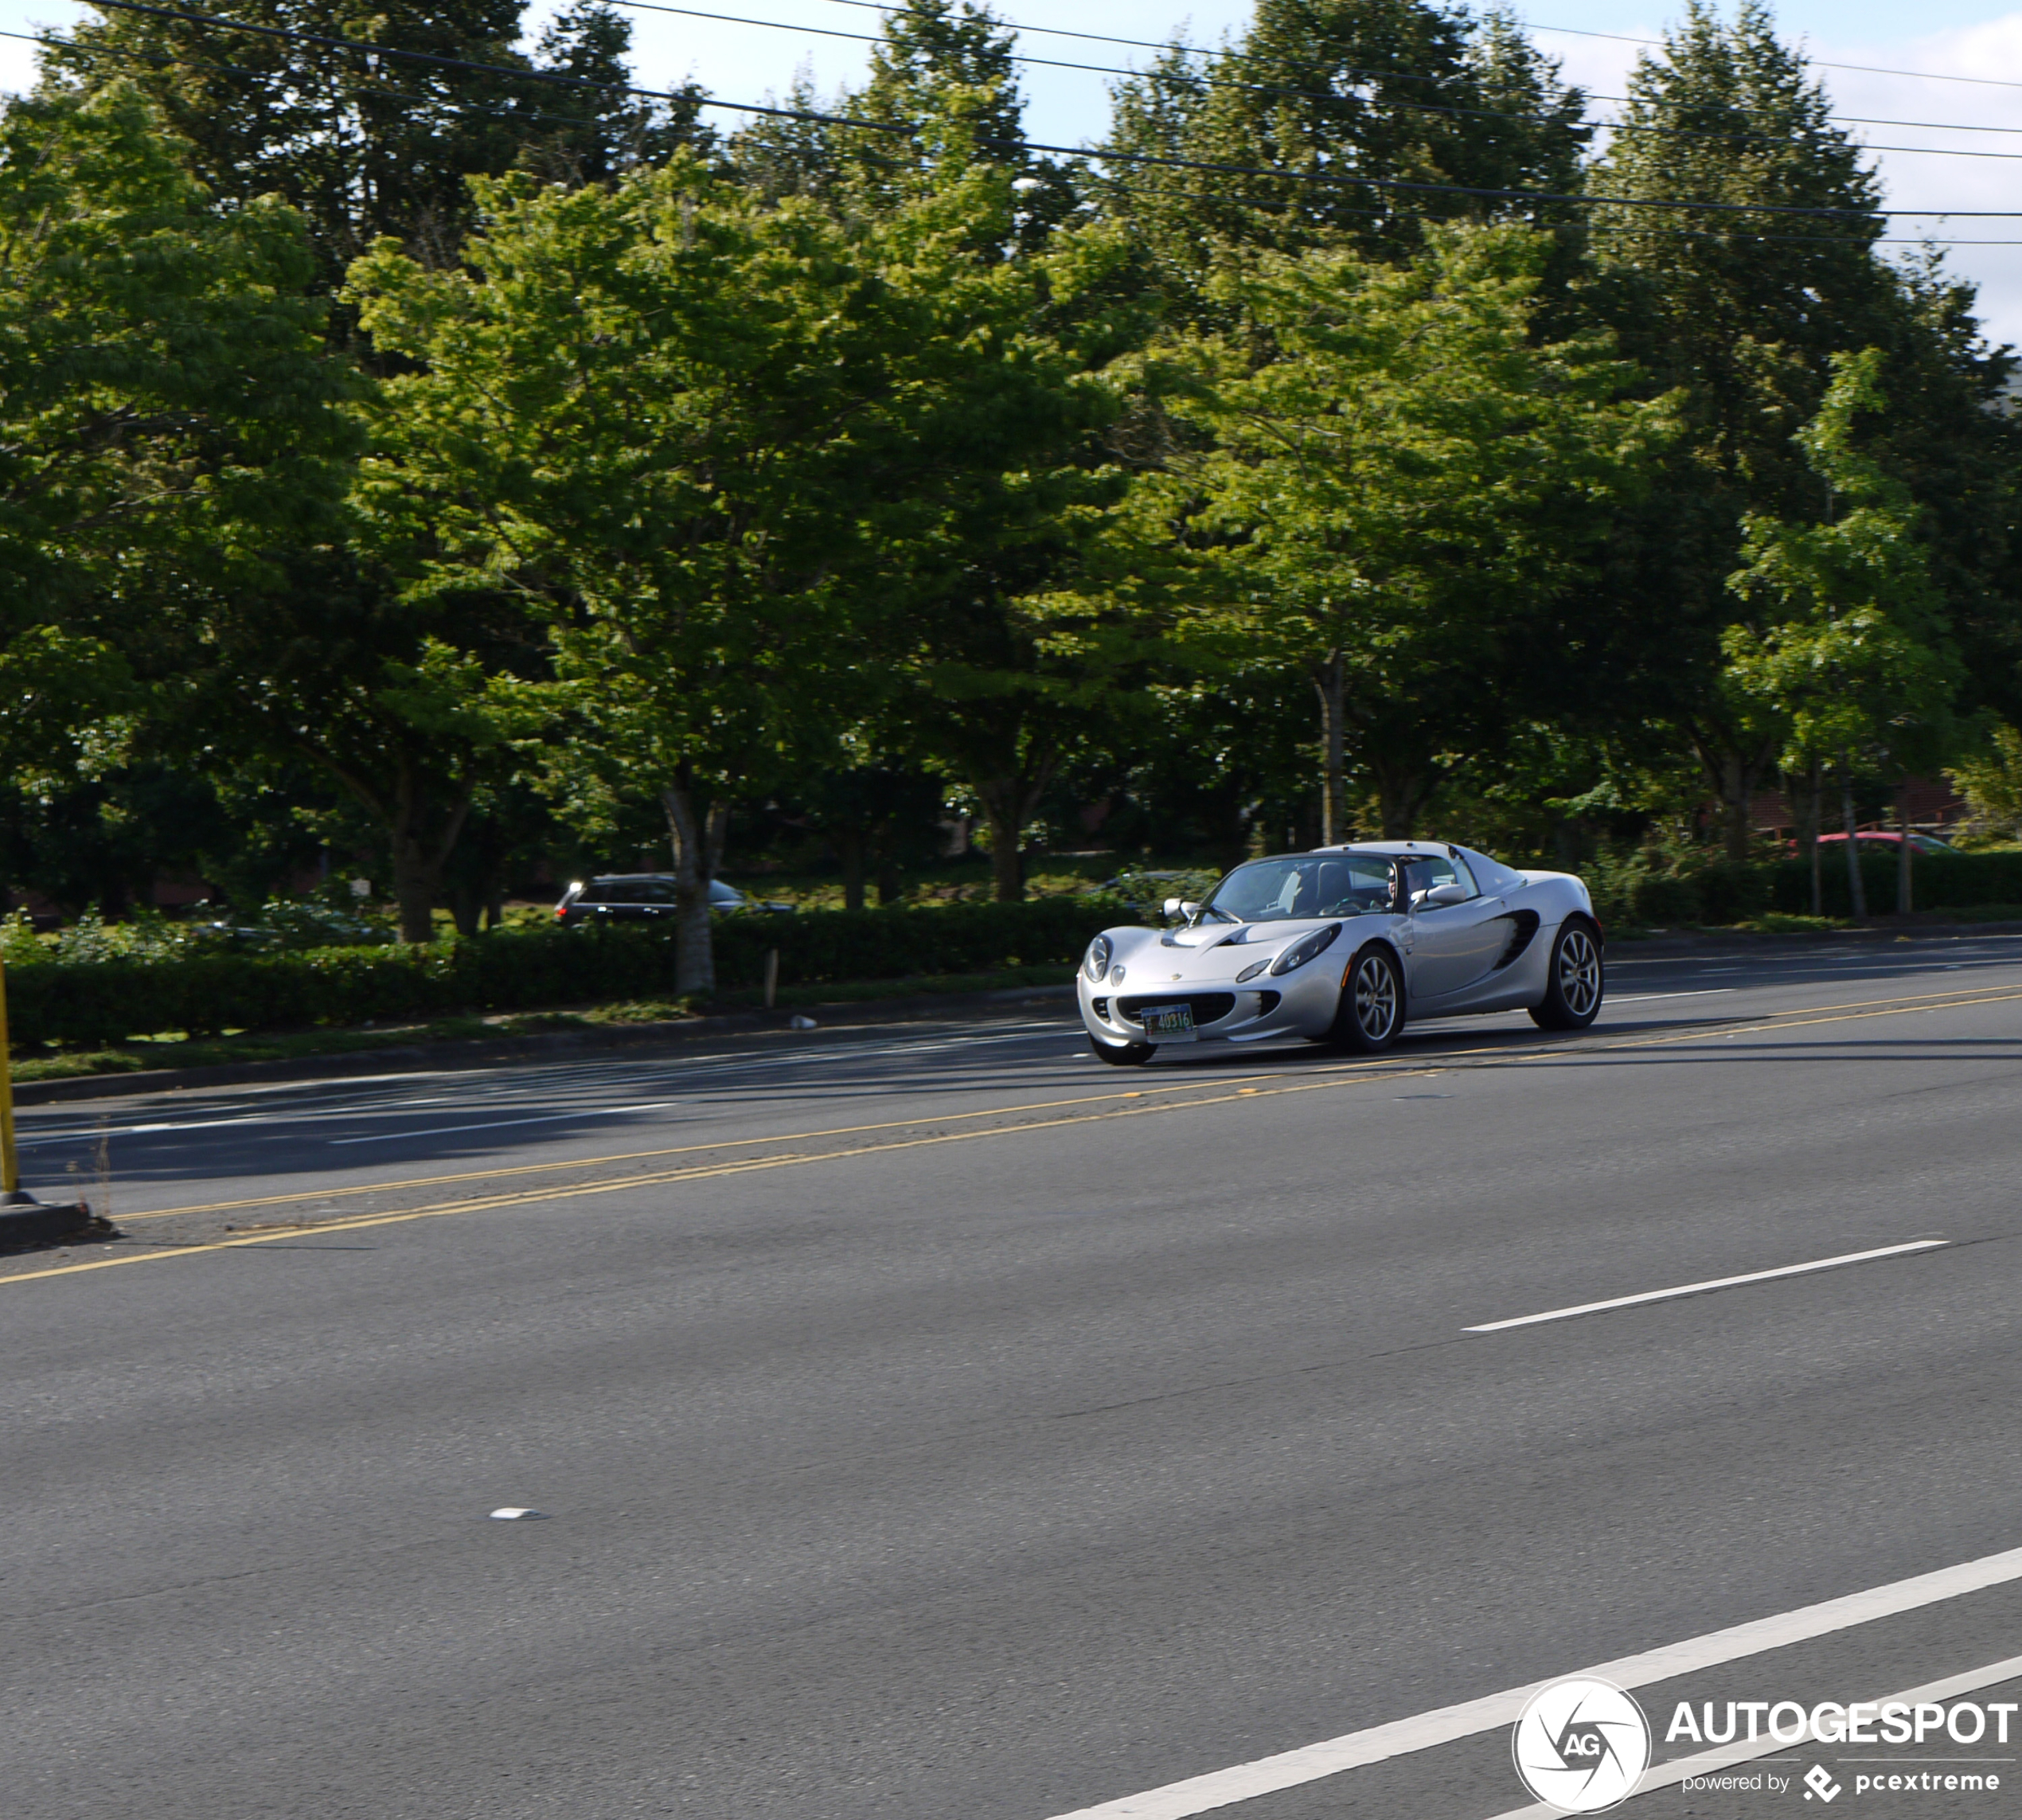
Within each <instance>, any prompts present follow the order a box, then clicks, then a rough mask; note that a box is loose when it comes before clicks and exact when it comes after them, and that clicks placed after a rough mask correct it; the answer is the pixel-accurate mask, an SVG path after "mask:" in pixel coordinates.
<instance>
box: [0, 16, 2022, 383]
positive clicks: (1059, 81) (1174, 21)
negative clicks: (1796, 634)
mask: <svg viewBox="0 0 2022 1820" xmlns="http://www.w3.org/2000/svg"><path fill="white" fill-rule="evenodd" d="M211 3H212V4H213V5H214V6H217V10H219V11H221V12H224V11H228V10H230V9H229V6H228V4H221V3H219V0H211ZM536 3H537V9H538V7H539V6H540V5H541V0H536ZM699 3H700V5H701V7H702V9H703V10H708V11H714V12H723V13H735V14H742V15H744V16H745V17H746V18H749V19H752V20H765V21H773V22H774V23H775V25H776V26H779V27H814V28H820V29H825V30H826V31H829V32H840V33H865V32H872V31H875V29H876V15H875V14H872V13H869V12H866V11H865V10H862V9H861V8H859V7H855V6H847V5H842V4H838V3H837V0H699ZM81 10H82V9H81V8H80V6H76V5H75V4H72V3H71V0H0V30H5V31H8V32H15V33H20V32H31V31H33V30H34V29H37V27H38V26H46V27H49V28H51V29H55V30H57V31H59V32H61V30H62V29H64V27H65V25H67V24H68V23H69V22H70V21H72V20H73V19H75V18H76V17H77V16H78V15H79V14H80V11H81ZM997 10H998V11H999V12H1001V13H1002V14H1005V15H1006V16H1007V17H1009V18H1015V19H1017V21H1019V22H1020V23H1021V25H1025V26H1028V27H1032V28H1036V27H1040V26H1048V25H1050V26H1055V27H1060V28H1064V29H1068V30H1079V31H1091V32H1101V33H1111V34H1114V35H1117V36H1119V37H1138V38H1146V39H1150V40H1161V39H1164V38H1165V37H1169V36H1171V35H1173V34H1174V33H1179V34H1182V35H1184V36H1185V37H1187V38H1188V39H1189V40H1190V41H1193V42H1205V41H1212V40H1214V39H1216V38H1218V37H1220V36H1221V35H1222V34H1223V33H1225V32H1228V31H1232V30H1234V29H1237V28H1239V26H1240V25H1241V24H1242V21H1243V19H1244V18H1247V15H1248V12H1249V4H1248V0H1193V4H1191V5H1187V4H1183V3H1177V0H1100V3H1099V4H1096V5H1088V4H1083V5H1079V6H1077V5H1075V4H1072V0H997ZM1677 10H1678V9H1677V7H1667V6H1657V5H1645V4H1642V3H1641V0H1627V3H1625V0H1549V4H1546V3H1545V0H1539V10H1524V17H1525V18H1527V19H1528V22H1529V23H1530V25H1531V26H1532V29H1533V30H1534V32H1535V33H1536V39H1537V42H1538V43H1539V44H1540V45H1541V46H1542V47H1544V49H1547V50H1548V51H1549V52H1550V53H1552V55H1554V56H1556V57H1559V58H1560V59H1561V60H1562V61H1563V64H1564V66H1565V69H1566V72H1567V75H1568V76H1570V77H1571V78H1572V79H1573V80H1576V81H1578V82H1579V83H1581V84H1583V86H1585V87H1586V88H1587V89H1588V90H1589V91H1590V92H1592V93H1593V94H1594V95H1595V96H1596V97H1597V98H1598V97H1602V96H1611V95H1618V94H1620V93H1621V86H1620V85H1621V81H1622V76H1623V74H1624V72H1626V69H1627V68H1628V67H1629V65H1630V63H1631V62H1632V61H1633V60H1634V57H1635V55H1636V51H1637V47H1636V45H1634V44H1630V43H1623V42H1621V41H1618V40H1617V39H1614V38H1610V37H1582V36H1579V35H1576V34H1578V33H1583V32H1584V33H1618V34H1621V35H1622V37H1630V38H1648V37H1655V36H1657V33H1659V32H1660V31H1661V29H1662V27H1663V25H1664V22H1665V20H1666V19H1667V18H1672V17H1673V16H1675V14H1676V12H1677ZM632 16H633V18H634V20H635V21H636V25H637V36H636V38H635V51H636V56H635V64H636V68H637V69H638V79H639V80H640V81H641V82H642V84H647V85H650V86H660V85H663V84H664V85H669V86H671V85H672V84H675V83H677V82H679V81H681V80H683V79H684V78H685V77H688V76H693V77H695V78H696V79H697V80H699V81H701V82H702V83H703V84H705V86H707V87H708V88H709V89H710V90H711V91H712V92H713V93H715V94H716V95H718V96H721V97H723V98H724V99H725V100H763V98H764V97H765V96H766V95H767V92H778V91H779V90H782V89H783V88H786V87H787V84H789V83H790V82H791V81H792V80H793V78H794V73H795V72H796V70H797V69H798V68H806V69H808V70H809V71H810V73H811V74H812V75H813V76H814V80H815V81H816V83H817V84H818V86H820V87H822V88H834V87H835V86H837V84H841V83H843V82H846V81H850V80H854V79H855V78H856V76H857V75H858V74H859V72H861V68H862V67H863V61H864V57H865V45H862V44H861V43H857V42H853V41H850V40H849V39H848V38H845V37H820V36H816V35H814V34H813V33H805V32H802V31H796V30H790V29H769V28H768V27H767V25H762V24H748V25H732V24H727V23H721V22H716V21H705V20H699V19H689V18H680V17H677V16H675V15H673V14H656V13H650V12H646V11H643V10H634V11H633V14H632ZM530 17H531V18H538V17H539V11H538V10H537V11H536V12H535V13H533V14H530ZM1777 17H1778V21H1779V23H1780V25H1782V29H1784V31H1785V32H1786V33H1788V34H1790V35H1791V36H1794V37H1799V38H1801V39H1802V40H1804V41H1805V44H1806V46H1807V48H1808V49H1809V51H1810V52H1811V53H1812V55H1813V57H1817V58H1820V59H1821V60H1825V61H1829V62H1833V63H1840V64H1871V65H1877V66H1880V67H1882V68H1885V69H1889V70H1896V71H1914V72H1925V74H1923V75H1921V76H1912V75H1899V74H1879V75H1878V74H1869V73H1864V72H1860V71H1855V70H1842V69H1825V70H1823V71H1821V74H1823V76H1825V80H1826V83H1827V85H1828V88H1829V90H1830V92H1831V93H1832V95H1833V100H1834V103H1835V104H1836V106H1837V107H1838V108H1840V110H1841V111H1844V112H1845V113H1848V114H1852V115H1868V116H1873V117H1876V118H1877V119H1883V120H1887V121H1896V122H1908V121H1915V122H1919V123H1927V124H1919V125H1917V126H1914V127H1912V126H1903V125H1887V126H1883V125H1874V126H1862V127H1856V128H1854V129H1853V130H1854V131H1856V134H1857V135H1859V136H1860V137H1862V138H1863V139H1864V140H1865V141H1866V142H1867V143H1870V144H1872V145H1875V146H1877V147H1882V146H1887V147H1891V148H1895V147H1901V148H1922V149H1903V150H1893V149H1891V150H1877V152H1876V161H1877V162H1878V164H1879V165H1880V168H1881V170H1882V173H1883V178H1884V179H1885V181H1886V183H1887V188H1888V192H1889V197H1890V201H1891V205H1892V206H1895V207H1898V208H1903V209H1950V210H1954V211H1965V210H1969V209H1985V210H1999V209H2022V182H2018V181H2017V179H2018V178H2022V10H2016V11H2005V10H2002V9H2001V7H2000V6H1989V5H1974V4H1970V3H1969V0H1925V3H1924V4H1923V5H1922V6H1919V7H1916V8H1915V9H1914V10H1912V9H1909V8H1905V7H1903V6H1900V5H1891V6H1883V5H1882V4H1880V0H1835V3H1833V4H1827V3H1826V0H1801V3H1796V4H1788V5H1785V6H1781V7H1779V8H1778V9H1777ZM1553 27H1561V28H1567V29H1564V30H1554V29H1550V28H1553ZM1021 48H1022V49H1024V50H1025V51H1026V52H1028V53H1030V54H1031V55H1033V56H1036V57H1057V58H1061V59H1064V60H1066V61H1071V62H1089V63H1097V64H1111V63H1115V62H1119V61H1130V57H1131V55H1132V53H1126V52H1122V51H1120V50H1118V49H1116V48H1115V47H1113V46H1108V45H1089V44H1079V43H1076V42H1075V41H1074V40H1072V39H1069V38H1061V37H1046V36H1044V35H1042V34H1041V33H1039V32H1038V31H1036V30H1032V31H1031V32H1030V33H1029V34H1028V36H1027V37H1026V39H1025V43H1024V45H1023V46H1022V47H1021ZM31 54H32V53H30V50H29V46H28V45H25V44H24V43H21V42H20V41H18V40H16V39H8V38H0V88H21V87H24V86H25V85H26V84H27V83H28V82H29V81H30V80H32V63H31ZM1139 54H1148V53H1139ZM1935 77H1952V78H1961V77H1967V78H1972V79H1973V80H1969V81H1967V80H1932V79H1931V78H1935ZM1108 80H1110V79H1109V78H1107V77H1106V76H1102V75H1099V74H1095V73H1090V72H1077V71H1070V70H1060V69H1048V68H1028V69H1027V70H1026V72H1025V81H1026V87H1027V93H1028V96H1029V103H1030V108H1029V115H1028V119H1029V123H1030V127H1031V130H1032V135H1033V136H1034V137H1035V138H1037V139H1044V140H1048V141H1049V142H1053V143H1062V144H1078V143H1082V142H1083V141H1084V140H1086V139H1089V138H1091V136H1093V135H1096V134H1098V133H1099V132H1100V131H1101V129H1102V125H1103V118H1104V112H1105V108H1106V105H1107V81H1108ZM1597 111H1598V112H1602V113H1605V111H1606V106H1605V103H1598V105H1597ZM1965 127H1993V128H2001V129H2005V130H2006V131H1987V132H1974V131H1963V130H1961V129H1962V128H1965ZM1966 150H1972V151H1975V152H1981V153H1986V152H2000V153H2005V154H2010V155H2009V156H2008V157H1984V156H1983V157H1963V156H1959V155H1956V154H1958V153H1960V152H1963V151H1966ZM1894 232H1896V233H1897V234H1899V235H1901V236H1903V237H1905V238H1915V236H1918V235H1920V234H1930V235H1931V236H1934V237H1936V238H1940V239H1945V240H1950V241H1953V242H1954V243H1959V244H1952V245H1951V246H1950V248H1949V249H1948V251H1947V253H1946V258H1947V260H1948V262H1949V264H1950V266H1951V268H1953V269H1954V271H1958V273H1960V274H1961V275H1963V276H1965V277H1968V278H1970V279H1973V280H1974V281H1976V282H1977V283H1978V284H1979V285H1980V287H1981V314H1982V316H1983V318H1984V319H1985V322H1986V323H1987V325H1988V327H1989V331H1990V332H1991V333H1992V334H1993V335H1994V337H1995V338H1997V339H1999V340H2004V341H2012V342H2018V343H2022V244H2016V245H2012V246H2008V245H2000V244H1964V243H1969V242H1981V243H1986V242H1999V241H2004V240H2012V241H2016V242H2022V214H2018V215H2017V216H2016V217H2015V218H2013V219H2012V220H2008V221H2001V220H1977V221H1976V220H1972V219H1969V218H1965V217H1963V216H1962V215H1961V214H1959V213H1954V215H1953V216H1952V217H1950V219H1949V220H1947V219H1945V218H1943V217H1938V216H1923V217H1916V218H1915V219H1910V220H1905V221H1902V222H1900V223H1899V224H1898V225H1897V226H1896V228H1895V230H1894Z"/></svg>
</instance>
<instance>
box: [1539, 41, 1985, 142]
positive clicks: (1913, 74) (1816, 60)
mask: <svg viewBox="0 0 2022 1820" xmlns="http://www.w3.org/2000/svg"><path fill="white" fill-rule="evenodd" d="M1524 24H1525V25H1526V26H1528V28H1529V29H1531V30H1532V31H1533V32H1551V33H1554V34H1556V36H1558V37H1568V38H1608V39H1610V40H1612V41H1614V43H1616V44H1618V45H1651V46H1653V47H1654V48H1656V49H1659V50H1663V49H1668V48H1669V46H1668V45H1667V43H1666V41H1665V40H1664V39H1662V38H1632V37H1626V35H1624V34H1623V33H1620V32H1583V31H1581V30H1580V29H1579V28H1578V27H1576V26H1573V25H1532V24H1531V21H1529V20H1528V19H1526V20H1525V21H1524ZM1805 62H1807V63H1810V64H1817V67H1818V68H1821V69H1850V70H1852V71H1854V72H1856V73H1857V74H1859V75H1861V76H1908V77H1910V78H1911V80H1913V81H1916V82H1970V83H1973V84H1976V85H1977V86H1978V87H1980V88H2022V82H2008V81H2004V80H2002V79H2001V78H2000V77H1999V76H1941V75H1940V74H1939V73H1938V72H1937V71H1936V70H1934V69H1887V68H1882V67H1880V65H1878V64H1872V63H1829V62H1828V61H1826V60H1825V58H1823V57H1806V58H1805ZM1903 124H1904V125H1905V126H1907V125H1908V124H1910V123H1909V122H1907V121H1905V122H1903ZM1971 130H1972V131H1995V130H1997V129H1994V128H1992V127H1985V128H1973V129H1971Z"/></svg>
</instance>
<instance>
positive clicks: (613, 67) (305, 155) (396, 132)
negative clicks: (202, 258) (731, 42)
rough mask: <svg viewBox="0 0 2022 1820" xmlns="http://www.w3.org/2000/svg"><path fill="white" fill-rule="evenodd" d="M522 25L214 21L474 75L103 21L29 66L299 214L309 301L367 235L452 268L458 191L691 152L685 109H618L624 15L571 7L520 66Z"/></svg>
mask: <svg viewBox="0 0 2022 1820" xmlns="http://www.w3.org/2000/svg"><path fill="white" fill-rule="evenodd" d="M522 10H523V0H396V3H394V4H392V5H390V6H380V7H378V8H377V9H375V10H374V11H373V13H371V14H362V13H361V12H360V11H359V10H357V9H356V8H354V7H350V6H342V5H339V4H335V3H334V0H244V3H243V4H240V5H238V6H234V7H233V8H232V10H231V16H232V18H234V19H236V20H240V21H244V22H246V23H248V24H249V25H255V26H261V25H263V26H268V27H271V28H274V29H277V30H279V31H283V32H303V33H312V34H314V35H317V36H320V37H342V38H350V39H354V40H364V41H369V42H371V43H373V44H377V45H385V46H386V47H388V49H391V50H395V51H405V52H414V53H420V54H421V57H423V58H427V57H439V58H445V59H462V60H465V61H469V62H472V63H482V64H492V65H494V66H498V68H497V72H496V73H494V72H487V71H485V70H474V69H468V68H456V67H455V66H454V64H451V63H449V62H444V63H437V64H431V63H429V62H427V61H417V60H416V58H414V57H388V58H384V59H369V58H367V57H363V56H361V54H360V53H358V52H357V51H355V50H349V49H344V48H342V46H339V45H309V44H303V43H301V42H299V41H295V42H290V41H287V40H286V39H283V38H279V37H271V36H267V35H264V34H263V33H260V32H257V31H255V32H248V33H221V32H220V31H219V30H218V29H217V28H215V27H212V26H207V25H205V24H203V23H202V22H201V20H199V19H197V18H177V17H173V16H171V14H170V11H168V10H164V11H162V12H160V13H155V14H148V13H132V12H123V11H117V10H111V9H107V10H106V11H105V14H104V15H103V17H101V18H86V19H85V20H84V21H83V22H81V23H80V25H77V26H76V27H74V28H72V30H71V31H70V32H69V33H68V34H67V35H68V37H69V38H70V39H71V41H72V45H75V46H76V48H75V49H70V48H64V47H52V48H51V49H48V50H46V51H45V52H44V53H43V56H42V63H43V68H44V72H45V92H54V93H57V94H61V95H76V94H84V93H88V92H91V91H92V90H94V89H96V88H100V87H101V86H102V85H103V84H105V83H106V82H107V80H109V79H111V78H115V77H117V78H120V79H123V80H126V81H128V82H131V83H132V84H135V86H136V87H138V88H141V89H142V90H144V91H145V92H146V94H147V96H148V97H149V99H150V100H151V101H152V102H153V103H154V106H155V107H157V108H158V110H159V111H160V112H161V114H162V117H163V118H164V119H166V122H167V123H168V125H169V127H170V131H172V132H173V133H174V134H175V135H177V136H178V138H179V139H182V141H183V142H184V143H185V144H186V145H187V146H189V148H190V149H191V152H192V159H193V165H192V168H193V171H194V174H195V175H196V176H197V179H198V181H199V182H201V183H202V184H203V185H204V186H205V187H206V188H207V189H209V191H210V192H211V193H213V194H214V195H217V196H220V197H229V198H231V199H232V201H234V202H236V203H237V204H239V205H241V206H243V205H247V204H250V203H252V201H254V200H255V199H256V198H259V197H279V198H280V199H282V200H283V201H286V202H287V203H288V204H289V205H291V206H292V207H293V208H294V209H298V210H299V211H300V212H301V213H302V215H303V217H305V219H306V221H307V222H308V224H309V227H310V236H311V244H312V246H313V248H314V252H315V255H316V259H317V264H318V288H320V289H326V290H328V289H334V288H335V287H336V286H337V285H338V283H340V282H341V280H342V274H343V271H344V268H345V265H346V264H349V261H350V260H353V259H355V258H357V256H359V255H360V254H361V253H363V252H365V251H366V250H367V249H368V248H370V247H371V245H372V244H373V241H374V240H377V238H378V237H379V236H381V235H382V234H390V235H392V236H395V237H396V238H397V239H399V240H400V241H401V242H402V243H403V244H405V245H408V246H409V247H412V248H414V249H415V250H416V252H420V253H423V254H424V255H425V256H427V257H430V258H431V259H435V260H442V259H445V258H448V257H452V256H454V254H455V248H456V245H457V243H458V241H459V240H460V239H461V237H462V236H463V232H464V231H465V229H466V228H467V226H468V225H469V223H470V217H471V208H470V196H469V193H468V192H467V189H466V182H467V180H468V179H469V178H472V177H476V176H483V175H487V174H491V175H495V174H499V173H502V172H503V171H505V170H509V169H511V168H513V166H514V165H515V164H521V165H524V166H527V167H529V168H531V169H533V170H538V171H539V172H540V173H541V175H542V176H543V177H544V178H546V179H548V180H549V181H556V180H563V181H572V182H583V181H585V180H588V181H592V182H594V181H597V180H599V179H602V178H606V177H607V176H609V175H610V174H611V173H612V172H613V171H614V170H616V169H619V168H621V167H623V166H624V165H626V164H627V163H630V162H637V161H638V160H639V159H641V158H647V159H653V160H656V161H657V160H658V159H659V158H664V157H666V155H667V154H669V152H670V151H672V150H673V148H674V147H675V146H677V145H678V144H680V143H683V142H684V141H686V140H689V139H694V138H697V136H698V135H697V131H696V128H695V125H694V122H695V117H696V107H695V103H696V101H697V100H699V99H700V96H699V93H697V92H687V93H685V94H684V95H683V96H682V97H681V99H680V100H676V101H674V102H672V103H649V102H643V101H641V100H638V99H635V98H634V97H632V96H627V95H626V94H624V93H623V92H622V91H623V87H624V85H625V84H627V81H628V80H630V79H629V76H628V73H627V70H626V68H625V53H626V50H627V48H628V46H629V45H630V40H631V31H630V24H629V22H628V21H627V20H626V19H624V18H623V16H622V15H620V14H616V13H614V12H613V11H611V10H610V9H609V8H608V7H607V6H602V5H600V4H598V3H597V0H575V3H573V4H571V5H568V6H563V7H561V8H560V10H558V11H557V12H556V14H554V15H553V16H552V17H551V18H549V19H548V21H547V23H546V24H545V26H544V27H543V29H542V32H541V38H540V41H539V44H538V46H537V52H536V54H535V56H533V57H531V58H529V57H526V56H525V55H524V54H523V53H521V52H520V51H519V50H518V49H517V48H516V41H517V39H518V37H519V36H520V31H521V13H522ZM375 64H377V67H375ZM544 73H545V74H548V75H550V76H562V77H566V78H568V79H569V80H571V81H572V82H580V83H586V84H593V85H595V86H591V87H589V88H572V87H568V86H564V85H563V84H559V83H556V82H555V81H552V80H541V76H542V75H543V74H544Z"/></svg>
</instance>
